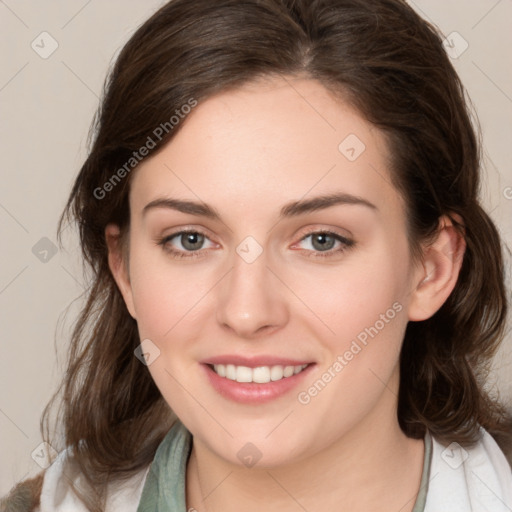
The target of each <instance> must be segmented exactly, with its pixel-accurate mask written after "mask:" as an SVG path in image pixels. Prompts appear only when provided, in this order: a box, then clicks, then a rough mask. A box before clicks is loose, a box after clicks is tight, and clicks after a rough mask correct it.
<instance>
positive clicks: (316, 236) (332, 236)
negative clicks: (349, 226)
mask: <svg viewBox="0 0 512 512" xmlns="http://www.w3.org/2000/svg"><path fill="white" fill-rule="evenodd" d="M306 241H307V243H306V244H305V245H306V248H305V249H306V250H307V251H308V252H310V253H311V251H312V254H309V255H308V256H309V257H312V258H327V257H331V256H336V255H339V254H341V253H342V252H343V251H346V250H347V249H349V248H350V247H353V246H354V245H355V242H354V241H353V240H350V239H348V238H346V237H344V236H341V235H338V234H337V233H333V232H332V231H313V232H311V233H308V234H307V235H306V236H304V237H303V238H301V240H300V242H299V244H301V243H303V242H306ZM296 245H298V244H296Z"/></svg>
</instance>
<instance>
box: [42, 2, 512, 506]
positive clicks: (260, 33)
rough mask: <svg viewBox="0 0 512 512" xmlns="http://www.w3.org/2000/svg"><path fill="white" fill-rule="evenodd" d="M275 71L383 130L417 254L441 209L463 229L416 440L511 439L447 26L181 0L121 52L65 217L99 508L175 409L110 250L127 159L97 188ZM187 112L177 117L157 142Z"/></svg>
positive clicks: (81, 420)
mask: <svg viewBox="0 0 512 512" xmlns="http://www.w3.org/2000/svg"><path fill="white" fill-rule="evenodd" d="M271 75H288V76H292V75H295V76H299V75H300V76H304V77H308V78H314V79H317V80H318V81H320V82H321V83H322V84H323V85H324V86H325V87H326V88H328V89H329V90H330V91H332V92H333V93H334V94H342V95H343V97H344V98H345V99H348V101H350V102H351V104H352V105H353V106H354V107H356V108H357V109H358V111H359V112H360V113H361V115H362V116H364V117H365V118H366V119H367V120H368V121H369V122H371V123H373V124H374V125H375V126H377V127H378V128H379V129H380V130H382V131H383V133H384V134H385V135H386V137H387V140H388V141H389V148H390V152H391V154H392V155H393V162H392V169H391V170H392V173H393V180H394V182H395V185H396V187H397V188H398V189H399V190H400V192H401V193H402V194H403V196H404V198H405V200H406V204H407V215H408V217H407V218H408V228H409V237H410V243H411V250H412V251H413V254H416V255H418V256H419V254H420V253H419V250H418V249H419V247H420V245H419V244H420V242H422V241H425V240H426V239H428V238H429V237H430V236H432V235H433V234H435V232H436V229H437V227H438V221H439V218H440V217H441V216H442V215H449V216H452V219H453V222H454V224H455V225H456V226H457V227H458V229H460V230H461V232H462V233H463V235H464V237H465V240H466V244H467V249H466V253H465V255H464V260H463V265H462V270H461V273H460V276H459V279H458V282H457V285H456V287H455V289H454V291H453V293H452V294H451V296H450V297H449V299H448V300H447V301H446V303H445V304H444V305H443V306H442V308H441V309H440V310H439V311H438V312H437V313H436V314H435V315H434V316H433V317H432V318H430V319H429V320H426V321H423V322H410V323H409V325H408V327H407V331H406V334H405V339H404V343H403V348H402V352H401V361H400V365H401V377H400V378H401V381H400V391H399V403H398V411H397V413H398V418H399V422H400V425H401V428H402V429H403V431H404V432H405V433H406V434H407V435H408V436H410V437H415V438H420V437H422V436H423V435H424V433H425V429H426V428H428V429H429V430H430V432H431V433H432V434H433V435H434V436H435V437H436V438H437V439H439V440H440V441H442V442H446V443H450V442H452V441H456V442H458V443H459V444H461V445H464V446H466V445H467V446H469V445H470V444H472V443H474V442H475V441H476V440H477V437H478V426H479V425H481V426H483V427H484V428H486V429H487V430H488V431H490V432H491V433H492V434H493V435H495V437H496V439H497V440H498V441H499V442H500V443H501V444H502V446H505V441H506V439H510V431H511V420H510V417H509V416H508V415H507V413H506V412H505V411H504V409H503V408H502V407H501V406H500V405H499V403H498V402H497V400H496V399H495V398H492V397H491V396H490V395H489V394H488V393H487V392H486V391H485V390H484V387H483V384H484V382H485V377H486V372H487V369H488V366H489V361H490V359H491V357H492V356H493V354H494V353H495V351H496V349H497V347H498V345H499V342H500V341H501V339H502V338H503V333H504V325H505V318H506V307H507V304H506V294H505V290H504V270H503V260H502V252H501V245H500V238H499V235H498V232H497V230H496V228H495V226H494V224H493V223H492V221H491V220H490V218H489V216H488V215H487V214H486V213H485V212H484V211H483V209H482V208H481V206H480V203H479V200H478V192H479V167H480V150H479V141H478V140H477V137H476V136H475V130H474V128H473V127H472V124H471V121H470V115H469V110H468V103H467V101H466V98H465V91H464V89H463V86H462V85H461V82H460V80H459V78H458V76H457V74H456V72H455V70H454V68H453V66H452V64H451V63H450V60H449V58H448V57H447V55H446V53H445V51H444V48H443V46H442V38H441V36H440V34H439V33H438V32H437V29H436V28H435V27H433V26H432V25H429V24H428V23H427V22H425V21H424V20H423V19H421V18H420V17H419V16H418V15H417V14H416V13H415V12H414V11H413V10H412V9H411V8H410V7H409V6H408V5H407V4H406V2H405V1H403V0H373V1H370V0H216V1H215V2H212V1H211V0H174V1H171V2H169V3H168V4H166V5H164V6H163V7H162V8H161V9H160V10H159V11H158V12H156V13H155V14H154V15H153V16H152V17H151V18H150V19H149V20H148V21H146V22H145V23H144V24H143V25H142V26H141V27H140V28H139V29H138V30H137V32H136V33H135V34H134V35H133V37H132V38H131V39H130V41H129V42H128V43H127V44H126V45H125V47H124V48H123V50H122V52H121V53H120V55H119V57H118V59H117V62H116V64H115V66H114V68H113V70H112V71H111V73H110V76H109V78H108V81H107V83H106V89H105V93H104V99H103V102H102V105H101V107H100V110H99V111H98V114H97V117H96V120H95V124H94V133H93V142H92V146H91V149H90V153H89V156H88V158H87V160H86V161H85V163H84V165H83V167H82V169H81V170H80V173H79V175H78V177H77V179H76V182H75V184H74V187H73V190H72V192H71V196H70V198H69V202H68V205H67V208H66V211H65V212H64V214H63V217H62V219H61V226H62V222H63V221H64V220H67V219H74V220H75V221H76V222H77V223H78V226H79V231H80V239H81V246H82V251H83V255H84V258H85V261H86V262H87V264H88V266H89V267H90V269H92V286H91V287H90V289H89V291H88V300H87V303H86V305H85V307H84V309H83V311H82V312H81V315H80V317H79V318H78V321H77V324H76V327H75V330H74V333H73V336H72V340H71V346H70V353H69V367H68V370H67V373H66V375H65V378H64V381H63V386H62V391H63V397H62V399H63V402H62V409H61V413H62V422H63V427H64V433H65V443H66V445H67V446H70V447H72V449H73V451H74V453H75V456H76V459H77V461H78V463H79V465H80V468H81V470H82V472H83V474H84V475H85V476H86V478H87V480H88V482H89V483H90V484H91V489H90V490H88V491H87V492H84V496H83V499H84V501H86V502H87V503H88V506H89V507H90V510H101V509H102V506H103V503H102V500H103V499H104V491H105V488H106V482H107V481H108V480H109V479H120V478H124V477H127V476H130V475H131V474H133V472H136V471H137V470H140V469H141V468H143V467H145V466H147V465H148V464H149V463H150V462H151V461H152V459H153V456H154V453H155V451H156V448H157V446H158V444H159V443H160V442H161V440H162V439H163V437H164V436H165V434H166V432H167V431H168V429H169V427H170V426H171V424H172V422H173V419H174V417H173V415H172V412H171V411H170V409H169V407H168V406H167V404H166V403H165V402H164V399H163V398H162V396H161V394H160V392H159V391H158V389H157V387H156V385H155V384H154V382H153V380H152V378H151V376H150V374H149V372H148V371H147V368H145V367H144V366H143V365H142V364H141V363H140V361H139V360H138V359H137V358H136V357H135V356H134V350H135V349H136V348H137V346H138V345H139V343H140V340H139V336H138V332H137V324H136V322H135V321H134V320H133V318H132V317H131V316H130V315H129V313H128V311H127V309H126V307H125V304H124V302H123V299H122V297H121V294H120V292H119V290H118V288H117V286H116V284H115V282H114V280H113V277H112V275H111V272H110V270H109V266H108V261H107V247H106V242H105V227H106V225H107V224H108V223H112V222H113V223H117V224H118V225H119V226H120V228H121V230H122V232H125V233H126V232H127V231H128V229H129V218H130V212H129V205H128V192H129V186H130V177H131V175H130V173H129V172H126V173H123V179H121V180H116V181H115V183H114V184H113V186H111V187H108V194H107V193H105V194H103V192H102V194H103V195H104V197H103V198H101V199H98V197H97V196H98V192H97V191H98V188H100V189H101V188H102V187H103V186H104V184H105V183H107V182H110V183H111V184H112V183H113V182H112V181H109V180H112V177H113V175H114V174H115V173H116V172H117V171H118V169H120V168H123V166H125V167H124V168H125V170H126V162H128V161H130V158H131V157H133V153H134V152H136V151H137V150H138V149H139V148H140V147H142V146H144V145H145V144H147V141H148V137H150V136H153V135H154V133H155V129H156V128H157V127H159V126H161V124H162V123H163V122H164V121H166V120H168V119H169V118H170V116H172V115H173V114H174V113H175V111H176V110H179V109H181V108H182V106H183V105H186V104H187V103H189V102H190V100H191V98H193V99H195V100H197V101H198V102H199V103H200V102H201V100H204V99H206V98H208V97H210V96H212V95H213V94H215V93H217V92H220V91H225V90H227V89H230V88H235V87H238V86H241V85H243V84H244V83H247V82H249V81H253V80H255V79H257V78H260V77H265V76H271ZM183 122H186V120H184V121H181V120H180V122H179V123H178V124H177V125H176V126H174V127H172V129H168V132H167V133H165V134H164V136H162V138H161V140H157V141H156V147H155V149H154V150H153V151H155V152H156V151H157V150H158V149H159V148H161V147H162V146H163V145H164V144H166V143H167V142H169V141H170V140H171V139H172V137H173V136H174V135H175V134H176V133H177V132H178V131H179V129H180V128H181V126H182V125H183ZM153 138H154V137H153ZM118 176H119V173H118ZM102 190H104V191H105V190H106V189H105V188H103V189H102ZM95 191H96V194H95ZM453 214H456V215H458V216H460V218H462V221H463V225H464V226H463V227H462V226H461V225H459V224H458V223H457V222H456V221H455V218H454V216H453ZM56 397H57V395H55V397H54V399H55V398H56ZM51 404H52V402H51V403H50V404H49V405H48V406H47V409H46V410H45V413H44V416H43V419H42V422H41V426H42V429H43V420H44V419H46V430H47V431H48V430H49V427H48V415H49V414H48V411H49V408H50V405H51ZM43 435H44V436H45V438H46V439H48V440H49V437H50V436H49V435H48V434H47V433H46V434H43ZM81 440H84V441H85V442H83V443H79V442H80V441H81ZM49 442H50V440H49ZM93 489H95V491H93Z"/></svg>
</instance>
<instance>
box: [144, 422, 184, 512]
mask: <svg viewBox="0 0 512 512" xmlns="http://www.w3.org/2000/svg"><path fill="white" fill-rule="evenodd" d="M191 450H192V435H191V434H190V432H189V431H188V430H187V429H186V428H185V426H184V425H183V423H181V422H180V421H179V420H177V421H176V423H174V425H173V426H172V427H171V429H170V430H169V432H168V433H167V435H166V436H165V438H164V440H163V441H162V442H161V443H160V445H159V447H158V449H157V450H156V453H155V458H154V460H153V462H152V464H151V467H150V469H149V472H148V475H147V477H146V482H145V483H144V488H143V489H142V496H141V499H140V502H139V506H138V508H137V512H187V510H186V499H185V475H186V473H187V462H188V458H189V456H190V452H191Z"/></svg>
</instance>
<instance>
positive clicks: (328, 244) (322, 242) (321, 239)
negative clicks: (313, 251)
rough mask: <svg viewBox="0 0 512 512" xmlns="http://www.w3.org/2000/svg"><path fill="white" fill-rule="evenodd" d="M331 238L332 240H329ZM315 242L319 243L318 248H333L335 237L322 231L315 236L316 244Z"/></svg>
mask: <svg viewBox="0 0 512 512" xmlns="http://www.w3.org/2000/svg"><path fill="white" fill-rule="evenodd" d="M329 238H330V241H328V240H327V239H329ZM315 242H316V243H317V244H319V245H318V247H316V248H317V249H318V248H319V249H321V250H329V249H332V247H333V245H334V238H332V237H331V236H329V235H326V234H325V233H320V234H318V235H316V236H315V237H314V238H313V245H315Z"/></svg>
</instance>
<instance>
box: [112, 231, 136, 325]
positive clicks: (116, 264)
mask: <svg viewBox="0 0 512 512" xmlns="http://www.w3.org/2000/svg"><path fill="white" fill-rule="evenodd" d="M105 240H106V242H107V247H108V266H109V267H110V271H111V272H112V276H113V277H114V280H115V282H116V283H117V286H118V288H119V291H120V292H121V295H122V296H123V299H124V302H125V304H126V307H127V308H128V312H129V313H130V315H131V316H132V317H133V318H136V315H135V307H134V303H133V294H132V286H131V283H130V275H129V270H128V261H127V260H128V257H127V255H125V254H124V251H123V247H122V243H121V232H120V230H119V226H117V225H116V224H108V225H107V227H106V228H105Z"/></svg>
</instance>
